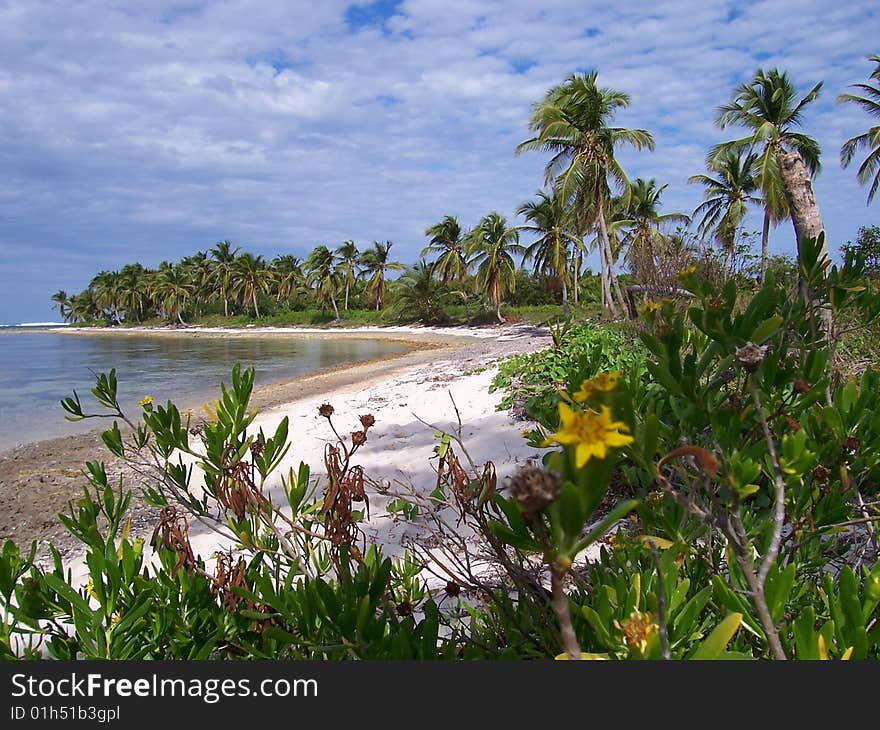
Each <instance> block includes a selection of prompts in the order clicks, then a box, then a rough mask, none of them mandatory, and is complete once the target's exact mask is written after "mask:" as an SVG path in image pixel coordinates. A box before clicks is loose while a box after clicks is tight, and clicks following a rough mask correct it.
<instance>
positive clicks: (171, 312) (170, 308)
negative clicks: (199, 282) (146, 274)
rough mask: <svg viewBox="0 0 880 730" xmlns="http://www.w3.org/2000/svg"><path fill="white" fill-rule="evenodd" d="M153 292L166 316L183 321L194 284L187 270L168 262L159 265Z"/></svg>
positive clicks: (182, 322) (181, 322)
mask: <svg viewBox="0 0 880 730" xmlns="http://www.w3.org/2000/svg"><path fill="white" fill-rule="evenodd" d="M153 291H154V293H155V296H156V301H157V302H158V303H159V306H160V307H161V309H162V311H163V312H164V313H165V316H166V317H167V318H168V319H171V320H175V319H176V320H177V321H178V322H180V324H183V325H185V324H186V322H184V321H183V310H184V309H185V308H186V305H187V304H188V303H189V300H190V299H191V298H192V294H193V284H192V280H191V279H190V277H189V275H188V274H187V272H186V270H185V269H184V267H183V266H181V265H180V264H177V265H172V264H170V263H169V262H167V261H163V262H162V263H161V264H159V269H158V270H157V271H156V274H155V279H154V282H153Z"/></svg>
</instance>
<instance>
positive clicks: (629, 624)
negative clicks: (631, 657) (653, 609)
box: [614, 610, 657, 654]
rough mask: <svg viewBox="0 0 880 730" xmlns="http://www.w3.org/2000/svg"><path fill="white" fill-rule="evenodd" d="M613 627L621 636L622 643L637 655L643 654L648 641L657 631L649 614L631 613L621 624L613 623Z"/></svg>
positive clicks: (637, 611)
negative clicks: (636, 652) (635, 651)
mask: <svg viewBox="0 0 880 730" xmlns="http://www.w3.org/2000/svg"><path fill="white" fill-rule="evenodd" d="M614 626H615V627H616V628H617V629H618V630H619V631H620V632H621V633H622V634H623V643H624V644H626V646H627V647H628V648H629V649H636V650H637V651H638V652H639V654H644V653H645V649H647V648H648V640H649V639H650V638H651V636H652V635H653V634H654V632H655V631H656V630H657V624H656V623H654V616H653V615H652V614H650V613H642V612H641V611H639V610H635V611H633V612H632V613H631V614H630V616H629V618H628V619H627V620H626V621H624V622H623V623H620V622H618V621H617V620H615V621H614Z"/></svg>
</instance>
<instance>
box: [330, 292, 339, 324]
mask: <svg viewBox="0 0 880 730" xmlns="http://www.w3.org/2000/svg"><path fill="white" fill-rule="evenodd" d="M330 303H331V304H332V305H333V314H335V315H336V319H339V308H338V307H337V306H336V297H334V296H333V295H332V294H331V295H330Z"/></svg>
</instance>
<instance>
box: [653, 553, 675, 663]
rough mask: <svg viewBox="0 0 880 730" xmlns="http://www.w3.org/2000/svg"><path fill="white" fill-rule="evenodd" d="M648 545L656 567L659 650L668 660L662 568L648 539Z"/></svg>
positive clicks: (667, 635)
mask: <svg viewBox="0 0 880 730" xmlns="http://www.w3.org/2000/svg"><path fill="white" fill-rule="evenodd" d="M648 546H649V547H650V548H651V557H652V558H654V567H656V568H657V626H658V631H659V633H660V650H661V652H662V653H663V658H664V659H666V660H667V661H669V660H670V659H672V656H671V655H670V653H669V634H668V632H667V630H666V585H665V584H664V581H663V570H662V568H661V567H660V555H659V554H658V553H657V546H656V545H655V544H654V541H653V540H651V539H649V540H648Z"/></svg>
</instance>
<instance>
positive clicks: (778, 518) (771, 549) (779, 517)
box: [749, 373, 785, 594]
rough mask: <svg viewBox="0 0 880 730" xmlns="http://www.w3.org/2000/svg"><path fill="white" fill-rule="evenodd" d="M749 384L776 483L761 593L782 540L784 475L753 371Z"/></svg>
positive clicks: (760, 585)
mask: <svg viewBox="0 0 880 730" xmlns="http://www.w3.org/2000/svg"><path fill="white" fill-rule="evenodd" d="M749 384H750V385H751V388H752V400H753V401H754V403H755V412H756V413H757V414H758V420H759V421H760V422H761V430H762V431H763V432H764V441H765V442H766V443H767V453H768V454H769V455H770V461H771V463H772V464H773V479H774V482H775V485H776V495H775V499H774V503H773V532H772V534H771V536H770V544H769V545H768V546H767V552H766V553H765V554H764V559H763V560H762V561H761V567H760V569H759V570H758V575H757V579H758V586H759V587H760V588H761V593H762V594H763V591H764V583H765V582H766V580H767V575H768V573H769V572H770V567H771V566H772V565H773V563H774V562H775V561H776V556H777V555H778V554H779V543H780V541H781V540H782V527H783V525H784V523H785V477H783V475H782V467H781V466H780V465H779V457H778V456H777V454H776V444H775V443H774V441H773V434H771V433H770V427H769V426H768V425H767V418H766V417H765V415H764V408H763V406H762V405H761V394H760V393H759V392H758V385H757V383H756V382H755V374H754V373H751V374H750V375H749Z"/></svg>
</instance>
